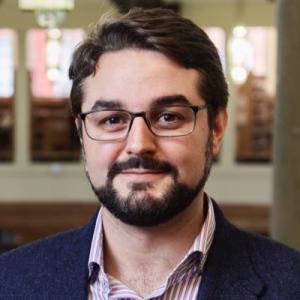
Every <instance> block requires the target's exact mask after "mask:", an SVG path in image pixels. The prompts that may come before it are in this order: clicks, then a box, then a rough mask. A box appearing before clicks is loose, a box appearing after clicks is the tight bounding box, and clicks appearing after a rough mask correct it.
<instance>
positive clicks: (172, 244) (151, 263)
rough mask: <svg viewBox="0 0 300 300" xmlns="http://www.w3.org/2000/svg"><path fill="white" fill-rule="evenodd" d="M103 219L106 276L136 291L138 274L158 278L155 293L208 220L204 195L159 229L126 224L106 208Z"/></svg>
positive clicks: (144, 291) (144, 279)
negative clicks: (136, 276)
mask: <svg viewBox="0 0 300 300" xmlns="http://www.w3.org/2000/svg"><path fill="white" fill-rule="evenodd" d="M102 217H103V231H104V264H105V270H106V272H107V273H109V274H110V275H112V276H113V277H115V278H117V279H119V280H120V281H122V282H123V283H125V284H127V285H128V286H129V287H130V286H131V287H133V289H135V290H138V288H137V287H136V286H134V283H136V282H137V279H136V278H135V279H134V277H135V276H134V274H136V275H137V274H139V278H141V277H147V276H150V277H151V274H152V275H153V274H154V275H155V278H156V279H157V280H156V281H158V282H155V283H154V284H153V286H152V287H151V288H150V287H149V290H151V289H153V288H157V287H159V285H160V284H162V283H163V282H164V280H165V279H166V277H167V275H168V274H169V273H170V272H171V271H172V270H173V269H174V268H175V266H176V265H177V264H178V263H179V262H180V261H181V259H182V258H183V257H184V255H185V254H186V253H187V251H188V250H189V248H190V247H191V246H192V244H193V241H194V239H195V238H196V236H197V235H198V234H199V232H200V230H201V227H202V224H203V219H204V218H203V193H200V194H199V195H198V197H197V198H196V199H195V200H194V201H193V203H192V204H191V205H190V206H189V207H188V208H187V209H185V210H184V211H183V212H181V213H180V214H178V215H177V216H175V217H174V218H173V219H171V220H169V221H168V222H166V223H164V224H160V225H158V226H152V227H136V226H131V225H128V224H124V223H122V222H121V221H120V220H118V219H116V218H115V217H114V216H113V215H112V214H110V212H109V211H108V210H106V209H105V208H103V215H102ZM130 274H132V275H130ZM129 277H133V278H132V279H133V280H131V279H130V278H129ZM143 282H144V283H145V282H146V283H147V284H148V283H149V282H151V279H149V278H143ZM156 285H158V286H156ZM146 290H147V287H144V290H143V291H142V290H140V291H139V292H140V294H144V293H146Z"/></svg>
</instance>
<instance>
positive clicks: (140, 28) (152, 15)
mask: <svg viewBox="0 0 300 300" xmlns="http://www.w3.org/2000/svg"><path fill="white" fill-rule="evenodd" d="M125 48H138V49H148V50H153V51H158V52H160V53H162V54H164V55H165V56H167V57H168V58H170V59H172V60H173V61H175V62H176V63H178V64H179V65H181V66H183V67H185V68H191V69H196V70H198V71H199V74H200V80H199V94H200V95H201V97H202V98H203V99H204V100H205V101H206V103H207V104H208V111H209V117H210V118H209V119H210V125H212V124H213V121H214V119H215V116H216V114H217V113H218V111H219V110H220V108H225V107H226V105H227V100H228V87H227V83H226V80H225V78H224V74H223V70H222V66H221V62H220V58H219V55H218V52H217V49H216V47H215V46H214V44H213V43H212V42H211V40H210V39H209V38H208V36H207V35H206V33H205V32H204V31H203V30H202V29H201V28H199V27H198V26H196V25H195V24H194V23H193V22H191V21H190V20H188V19H185V18H183V17H181V16H179V15H178V14H176V13H174V12H172V11H170V10H167V9H160V8H157V9H148V10H146V9H141V8H135V9H132V10H130V11H129V13H127V14H126V15H122V16H119V17H118V18H115V19H110V20H108V21H106V22H105V23H104V24H97V25H96V26H95V27H94V30H93V31H92V32H91V33H90V34H89V36H88V37H87V39H86V40H85V41H83V43H82V44H81V45H80V46H79V47H78V48H77V49H76V51H75V52H74V55H73V59H72V63H71V66H70V69H69V76H70V79H71V80H73V85H72V89H71V95H70V98H71V108H72V112H73V114H74V115H77V114H78V113H80V112H81V104H82V98H83V91H82V85H83V83H84V80H85V78H87V77H88V76H90V75H91V74H94V73H95V72H96V64H97V61H98V59H99V58H100V56H101V55H102V54H104V53H105V52H110V51H117V50H121V49H125Z"/></svg>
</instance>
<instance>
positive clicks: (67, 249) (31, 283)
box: [0, 217, 95, 299]
mask: <svg viewBox="0 0 300 300" xmlns="http://www.w3.org/2000/svg"><path fill="white" fill-rule="evenodd" d="M94 225H95V217H94V218H93V219H92V220H91V222H90V223H89V224H87V225H85V226H82V227H80V228H77V229H73V230H70V231H66V232H62V233H58V234H56V235H53V236H50V237H47V238H45V239H42V240H39V241H36V242H33V243H31V244H28V245H25V246H21V247H19V248H16V249H15V250H12V251H9V252H7V253H4V254H3V255H1V256H0V295H14V296H15V297H16V295H19V293H20V292H21V291H22V293H23V295H30V297H31V296H32V295H45V297H46V296H47V297H48V295H50V291H51V292H52V295H54V294H59V293H64V292H66V291H65V289H66V287H68V286H69V287H76V286H83V283H84V280H85V279H86V276H87V272H88V257H89V251H90V245H91V240H92V236H93V231H94ZM82 290H83V288H82ZM47 297H46V298H47ZM25 298H26V297H25ZM46 298H45V299H46ZM0 299H2V298H1V297H0ZM5 299H6V298H5ZM8 299H10V298H8ZM13 299H15V298H13ZM47 299H48V298H47ZM56 299H57V298H56ZM74 299H77V298H74Z"/></svg>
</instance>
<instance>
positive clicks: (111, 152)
mask: <svg viewBox="0 0 300 300" xmlns="http://www.w3.org/2000/svg"><path fill="white" fill-rule="evenodd" d="M83 147H84V155H85V168H86V171H87V172H88V174H89V177H90V179H91V181H92V183H93V184H94V185H95V186H96V187H99V186H101V185H103V184H104V183H105V182H106V179H107V173H108V170H109V168H110V166H111V164H112V163H113V162H114V161H115V160H116V158H115V157H116V147H113V145H111V144H108V143H107V144H105V143H101V142H97V141H92V140H90V139H89V140H87V139H83Z"/></svg>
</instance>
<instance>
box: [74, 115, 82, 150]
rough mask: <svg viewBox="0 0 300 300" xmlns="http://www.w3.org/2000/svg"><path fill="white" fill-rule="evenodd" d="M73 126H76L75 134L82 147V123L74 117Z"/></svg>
mask: <svg viewBox="0 0 300 300" xmlns="http://www.w3.org/2000/svg"><path fill="white" fill-rule="evenodd" d="M75 125H76V129H77V134H78V136H79V139H80V143H81V145H82V121H81V119H80V118H79V117H78V116H77V117H75Z"/></svg>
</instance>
